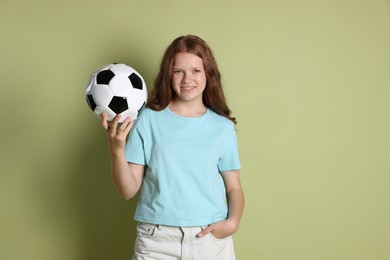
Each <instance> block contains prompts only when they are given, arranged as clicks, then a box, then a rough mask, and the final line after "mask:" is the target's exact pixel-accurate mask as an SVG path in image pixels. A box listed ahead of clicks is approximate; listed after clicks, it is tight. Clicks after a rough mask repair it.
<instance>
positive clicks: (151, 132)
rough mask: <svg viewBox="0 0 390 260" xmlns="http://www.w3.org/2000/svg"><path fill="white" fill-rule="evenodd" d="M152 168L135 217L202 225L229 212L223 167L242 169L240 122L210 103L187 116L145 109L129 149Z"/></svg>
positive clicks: (133, 158)
mask: <svg viewBox="0 0 390 260" xmlns="http://www.w3.org/2000/svg"><path fill="white" fill-rule="evenodd" d="M125 154H126V158H127V160H128V161H129V162H132V163H136V164H141V165H145V166H146V167H145V168H146V171H145V176H144V180H143V183H142V187H141V191H140V196H139V200H138V205H137V209H136V212H135V216H134V219H135V220H137V221H140V222H146V223H152V224H161V225H168V226H201V225H208V224H211V223H214V222H217V221H221V220H225V219H226V218H227V214H228V209H227V203H226V190H225V185H224V182H223V179H222V175H221V172H223V171H228V170H238V169H239V168H240V161H239V156H238V148H237V138H236V133H235V129H234V124H233V123H232V122H231V121H230V120H228V119H226V118H225V117H223V116H220V115H218V114H216V113H215V112H213V111H212V110H210V109H208V110H207V112H206V113H205V114H204V115H203V116H201V117H195V118H187V117H181V116H178V115H176V114H174V113H173V112H172V111H171V110H169V109H168V108H166V109H164V110H162V111H153V110H151V109H148V108H146V109H144V110H143V112H142V114H141V115H140V117H139V118H138V119H137V120H136V122H135V124H134V126H133V129H132V130H131V133H130V135H129V139H128V142H127V144H126V149H125Z"/></svg>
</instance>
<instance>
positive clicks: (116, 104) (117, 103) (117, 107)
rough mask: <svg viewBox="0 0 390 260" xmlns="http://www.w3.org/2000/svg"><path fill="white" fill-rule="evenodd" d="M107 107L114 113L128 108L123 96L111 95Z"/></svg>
mask: <svg viewBox="0 0 390 260" xmlns="http://www.w3.org/2000/svg"><path fill="white" fill-rule="evenodd" d="M108 107H109V108H111V110H112V111H114V112H115V113H116V114H120V113H122V112H123V111H125V110H127V109H128V108H129V107H128V105H127V99H126V98H125V97H113V98H112V99H111V102H110V104H109V105H108Z"/></svg>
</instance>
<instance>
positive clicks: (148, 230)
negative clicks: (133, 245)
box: [137, 222, 158, 237]
mask: <svg viewBox="0 0 390 260" xmlns="http://www.w3.org/2000/svg"><path fill="white" fill-rule="evenodd" d="M157 228H158V225H154V224H148V223H143V222H140V223H138V225H137V235H139V236H149V237H151V236H153V235H154V234H155V232H156V229H157Z"/></svg>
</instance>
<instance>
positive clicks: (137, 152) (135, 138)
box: [125, 118, 146, 165]
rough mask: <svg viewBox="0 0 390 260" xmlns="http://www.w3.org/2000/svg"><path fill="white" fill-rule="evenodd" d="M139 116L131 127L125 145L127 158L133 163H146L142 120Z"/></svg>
mask: <svg viewBox="0 0 390 260" xmlns="http://www.w3.org/2000/svg"><path fill="white" fill-rule="evenodd" d="M140 119H141V118H138V119H137V120H136V122H135V124H134V126H133V128H132V129H131V132H130V134H129V138H128V140H127V143H126V147H125V156H126V160H127V161H128V162H131V163H136V164H141V165H145V164H146V163H145V151H144V141H143V136H142V134H141V133H143V131H141V127H142V122H141V120H140Z"/></svg>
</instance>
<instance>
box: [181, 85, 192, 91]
mask: <svg viewBox="0 0 390 260" xmlns="http://www.w3.org/2000/svg"><path fill="white" fill-rule="evenodd" d="M180 88H181V89H182V90H183V91H191V90H193V89H195V87H194V86H181V87H180Z"/></svg>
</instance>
